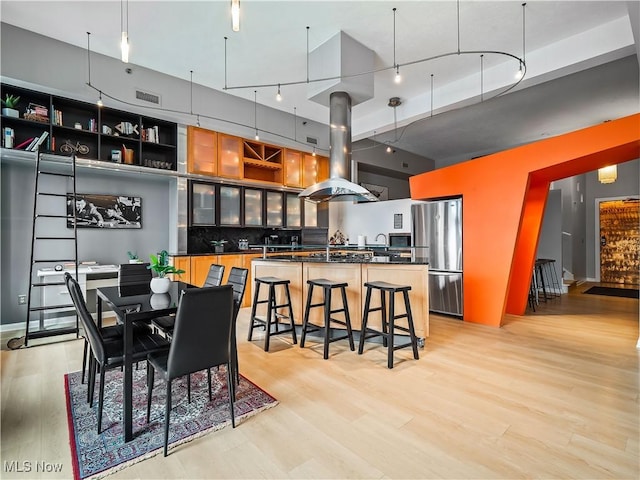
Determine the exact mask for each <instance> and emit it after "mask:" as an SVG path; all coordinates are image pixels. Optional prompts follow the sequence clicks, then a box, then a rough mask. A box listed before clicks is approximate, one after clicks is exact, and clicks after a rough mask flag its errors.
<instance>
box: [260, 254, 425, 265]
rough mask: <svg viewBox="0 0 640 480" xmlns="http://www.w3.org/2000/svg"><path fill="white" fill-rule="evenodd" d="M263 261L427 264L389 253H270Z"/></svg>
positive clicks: (423, 260)
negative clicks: (304, 254) (329, 254)
mask: <svg viewBox="0 0 640 480" xmlns="http://www.w3.org/2000/svg"><path fill="white" fill-rule="evenodd" d="M260 260H261V261H265V262H300V263H383V264H385V265H429V262H428V259H427V258H420V257H417V258H411V257H400V256H390V255H380V256H377V255H376V256H371V255H367V256H350V255H345V256H335V255H331V256H329V259H328V260H327V257H326V256H325V255H322V256H318V257H310V256H300V255H271V256H269V257H267V258H261V259H260Z"/></svg>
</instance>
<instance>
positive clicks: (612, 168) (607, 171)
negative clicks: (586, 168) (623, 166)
mask: <svg viewBox="0 0 640 480" xmlns="http://www.w3.org/2000/svg"><path fill="white" fill-rule="evenodd" d="M617 178H618V167H617V165H609V166H608V167H603V168H600V169H598V181H599V182H600V183H613V182H615V181H616V179H617Z"/></svg>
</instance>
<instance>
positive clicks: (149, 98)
mask: <svg viewBox="0 0 640 480" xmlns="http://www.w3.org/2000/svg"><path fill="white" fill-rule="evenodd" d="M136 98H137V99H138V100H142V101H145V102H149V103H153V104H155V105H160V95H156V94H155V93H149V92H143V91H142V90H136Z"/></svg>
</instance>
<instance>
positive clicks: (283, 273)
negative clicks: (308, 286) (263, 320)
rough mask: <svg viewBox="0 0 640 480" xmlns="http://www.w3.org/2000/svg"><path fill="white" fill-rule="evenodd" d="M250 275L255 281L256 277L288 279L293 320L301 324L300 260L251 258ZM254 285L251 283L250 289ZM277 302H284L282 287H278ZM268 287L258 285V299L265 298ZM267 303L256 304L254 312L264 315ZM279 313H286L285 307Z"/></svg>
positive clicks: (279, 303) (302, 300) (302, 301)
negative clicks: (275, 260)
mask: <svg viewBox="0 0 640 480" xmlns="http://www.w3.org/2000/svg"><path fill="white" fill-rule="evenodd" d="M251 277H252V280H254V281H255V279H256V278H258V277H278V278H282V279H284V280H289V281H290V282H291V284H290V285H289V294H290V295H291V306H292V307H293V320H294V322H295V323H296V324H298V325H302V314H303V310H304V297H303V296H302V294H303V288H302V284H303V282H302V263H301V262H272V261H266V260H253V262H251ZM254 287H255V285H252V290H253V288H254ZM276 291H277V299H276V301H277V303H278V305H281V304H282V303H284V301H285V299H284V288H282V287H278V288H277V289H276ZM268 293H269V289H268V288H266V286H262V287H260V297H259V300H266V299H267V295H268ZM253 295H254V293H252V294H251V305H253ZM266 312H267V304H266V303H263V304H261V305H258V309H257V310H256V314H257V315H259V316H266ZM281 313H284V314H285V315H286V314H288V312H287V309H286V308H285V309H282V311H281Z"/></svg>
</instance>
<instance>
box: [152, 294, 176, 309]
mask: <svg viewBox="0 0 640 480" xmlns="http://www.w3.org/2000/svg"><path fill="white" fill-rule="evenodd" d="M149 303H150V304H151V308H153V309H154V310H162V309H163V308H167V307H168V306H169V304H170V303H171V295H169V294H168V293H154V294H153V295H151V298H150V299H149Z"/></svg>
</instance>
